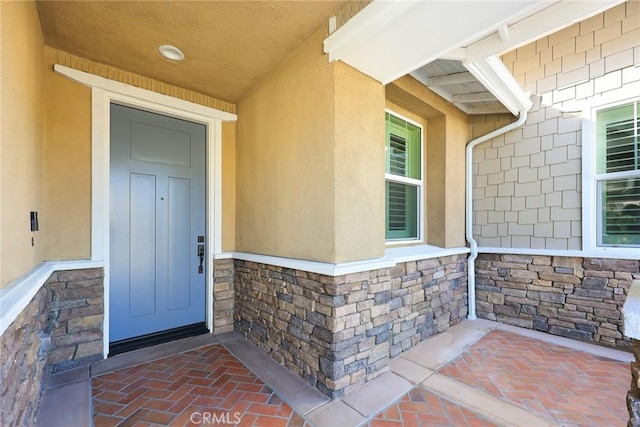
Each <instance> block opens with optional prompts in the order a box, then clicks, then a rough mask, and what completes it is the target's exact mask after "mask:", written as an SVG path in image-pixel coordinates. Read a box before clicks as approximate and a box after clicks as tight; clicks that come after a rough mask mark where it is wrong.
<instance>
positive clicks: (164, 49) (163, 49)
mask: <svg viewBox="0 0 640 427" xmlns="http://www.w3.org/2000/svg"><path fill="white" fill-rule="evenodd" d="M158 51H159V52H160V55H162V56H164V57H165V58H167V59H170V60H172V61H182V60H183V59H184V53H182V51H181V50H180V49H178V48H177V47H175V46H171V45H170V44H163V45H162V46H160V47H159V48H158Z"/></svg>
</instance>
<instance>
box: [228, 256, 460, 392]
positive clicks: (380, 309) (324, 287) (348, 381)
mask: <svg viewBox="0 0 640 427" xmlns="http://www.w3.org/2000/svg"><path fill="white" fill-rule="evenodd" d="M466 258H467V257H466V255H453V256H447V257H441V258H433V259H426V260H421V261H411V262H404V263H400V264H397V265H396V266H395V267H392V268H383V269H378V270H373V271H365V272H361V273H354V274H347V275H342V276H336V277H333V276H326V275H321V274H315V273H309V272H305V271H300V270H292V269H288V268H282V267H277V266H273V265H267V264H259V263H255V262H249V261H240V260H236V261H235V290H236V300H235V324H236V329H237V330H239V331H241V332H243V333H244V334H245V336H246V337H247V338H248V339H249V340H250V341H252V342H253V343H254V344H256V345H257V346H258V347H260V348H261V349H263V350H264V351H265V352H267V353H268V354H269V355H270V356H271V357H272V358H273V359H275V360H276V361H277V362H279V363H281V364H283V365H284V366H286V367H287V368H288V369H289V370H291V371H293V372H294V373H296V374H297V375H299V376H301V377H302V378H304V379H305V380H306V381H307V382H309V383H310V384H312V385H314V386H315V387H317V388H318V389H319V390H321V391H322V392H323V393H325V394H327V395H328V396H330V397H332V398H339V397H341V396H343V395H344V394H347V393H349V392H350V391H352V390H353V389H354V388H356V387H358V386H360V385H362V384H363V383H365V382H367V381H370V380H372V379H373V378H375V377H377V376H378V375H380V374H382V373H384V372H386V371H387V370H388V364H389V359H390V358H391V357H394V356H397V355H398V354H400V353H401V352H403V351H405V350H407V349H409V348H411V347H412V346H414V345H416V344H417V343H419V342H420V341H422V340H423V339H425V338H427V337H429V336H431V335H433V334H435V333H437V332H442V331H444V330H446V329H448V328H449V327H450V326H453V325H455V324H457V323H459V322H460V321H461V320H462V319H464V318H465V317H466V314H467V301H466V286H467V276H466Z"/></svg>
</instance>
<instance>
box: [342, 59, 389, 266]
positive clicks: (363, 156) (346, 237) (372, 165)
mask: <svg viewBox="0 0 640 427" xmlns="http://www.w3.org/2000/svg"><path fill="white" fill-rule="evenodd" d="M335 67H336V69H335V73H336V82H335V97H336V99H335V114H336V117H335V123H336V129H335V183H334V185H335V195H336V201H335V213H336V218H335V221H336V224H335V227H336V243H335V244H336V249H335V251H336V257H335V259H336V261H337V262H342V261H351V260H357V259H366V258H375V257H380V256H383V255H384V239H385V236H384V234H385V231H384V221H385V198H384V191H385V190H384V138H385V136H384V135H385V123H384V108H385V104H384V102H385V101H384V87H383V86H382V85H381V84H380V83H378V82H377V81H375V80H373V79H371V78H369V77H367V76H365V75H363V74H361V73H360V72H359V71H356V70H355V69H354V68H351V67H350V66H348V65H346V64H344V63H342V62H338V63H336V65H335Z"/></svg>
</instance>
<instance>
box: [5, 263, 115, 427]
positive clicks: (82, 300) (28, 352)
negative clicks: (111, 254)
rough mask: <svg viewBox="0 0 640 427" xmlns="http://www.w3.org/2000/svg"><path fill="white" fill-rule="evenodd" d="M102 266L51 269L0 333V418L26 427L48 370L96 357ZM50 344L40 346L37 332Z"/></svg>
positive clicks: (99, 346) (99, 342)
mask: <svg viewBox="0 0 640 427" xmlns="http://www.w3.org/2000/svg"><path fill="white" fill-rule="evenodd" d="M103 277H104V273H103V269H102V268H90V269H81V270H67V271H56V272H54V273H53V274H51V276H50V277H49V278H48V280H47V281H46V282H45V283H44V285H43V286H42V287H41V288H40V289H39V290H38V291H37V293H36V294H35V296H34V297H33V298H32V299H31V301H30V302H29V304H27V306H26V307H25V308H24V309H23V310H22V312H21V313H20V314H19V315H18V316H17V317H16V318H15V320H13V322H11V324H10V325H9V327H8V328H7V329H6V330H5V331H4V333H3V334H2V336H1V337H0V384H2V385H3V388H2V391H1V392H0V420H2V423H3V425H20V426H22V425H32V424H35V421H34V420H35V417H36V416H37V410H38V406H39V402H40V398H41V393H42V390H43V389H44V387H45V386H46V383H47V375H48V373H50V372H59V371H63V370H66V369H69V368H73V367H77V366H81V365H88V364H90V363H91V362H93V361H95V360H98V359H101V358H102V323H103V318H104V317H103V310H104V309H103V307H104V302H103V289H104V285H103ZM41 332H44V333H49V334H50V335H51V339H52V345H53V348H52V349H51V350H50V351H49V352H46V353H45V352H44V351H42V350H41V349H40V338H39V333H41Z"/></svg>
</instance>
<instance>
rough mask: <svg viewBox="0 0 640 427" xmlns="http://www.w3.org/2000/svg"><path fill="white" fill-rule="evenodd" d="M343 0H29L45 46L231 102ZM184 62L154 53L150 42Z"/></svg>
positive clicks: (274, 64) (341, 4)
mask: <svg viewBox="0 0 640 427" xmlns="http://www.w3.org/2000/svg"><path fill="white" fill-rule="evenodd" d="M345 3H346V2H345V1H344V0H342V1H330V0H327V1H206V2H201V1H158V2H156V1H153V2H147V1H117V2H114V1H97V2H93V1H88V2H78V1H45V0H39V1H38V2H37V7H38V12H39V15H40V22H41V25H42V31H43V34H44V39H45V44H46V45H48V46H51V47H54V48H56V49H60V50H63V51H66V52H69V53H72V54H76V55H79V56H82V57H85V58H87V59H91V60H93V61H96V62H100V63H104V64H108V65H111V66H115V67H118V68H121V69H123V70H126V71H129V72H133V73H137V74H141V75H144V76H147V77H151V78H153V79H156V80H159V81H162V82H166V83H170V84H173V85H176V86H180V87H184V88H186V89H191V90H194V91H196V92H200V93H202V94H205V95H209V96H212V97H215V98H218V99H221V100H224V101H228V102H237V101H238V100H239V99H240V98H241V97H242V96H243V95H244V94H246V93H247V92H248V91H249V89H251V88H252V87H253V86H254V85H256V84H257V83H258V82H259V81H260V80H262V79H263V78H264V77H265V76H266V75H267V74H268V73H269V72H271V71H272V70H273V69H274V68H275V67H276V66H277V65H278V64H279V63H280V62H281V61H282V60H283V59H284V58H285V57H286V55H287V54H288V53H289V52H291V51H292V50H293V49H294V48H296V47H297V46H299V45H300V43H302V42H303V41H304V40H305V39H307V38H308V37H309V36H310V35H311V34H312V33H313V32H314V31H316V30H318V29H319V28H320V27H321V26H322V25H323V24H325V25H326V23H327V22H328V19H329V17H330V16H333V15H335V14H336V11H337V10H338V9H339V8H340V7H342V6H343V5H344V4H345ZM163 44H171V45H174V46H177V47H178V48H180V49H181V50H182V51H183V52H184V54H185V57H186V58H185V60H184V61H182V62H179V63H174V62H171V61H169V60H166V59H164V58H162V57H161V56H160V55H159V53H158V46H160V45H163Z"/></svg>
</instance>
